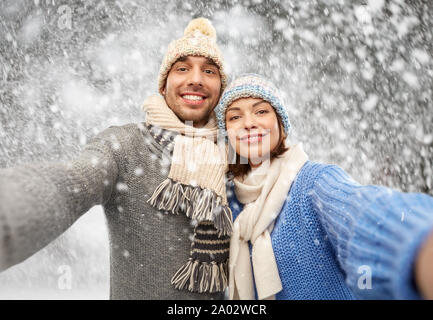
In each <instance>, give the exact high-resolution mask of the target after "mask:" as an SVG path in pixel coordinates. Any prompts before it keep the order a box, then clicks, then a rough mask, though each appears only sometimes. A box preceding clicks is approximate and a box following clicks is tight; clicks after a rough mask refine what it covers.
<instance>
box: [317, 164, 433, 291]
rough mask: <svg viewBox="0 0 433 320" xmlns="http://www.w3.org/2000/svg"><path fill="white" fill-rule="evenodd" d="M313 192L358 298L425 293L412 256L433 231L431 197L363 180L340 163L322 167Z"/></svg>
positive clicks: (338, 256) (340, 260) (347, 278)
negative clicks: (419, 285)
mask: <svg viewBox="0 0 433 320" xmlns="http://www.w3.org/2000/svg"><path fill="white" fill-rule="evenodd" d="M311 196H312V202H313V208H314V210H315V211H316V213H317V214H318V215H319V217H320V219H321V221H322V225H323V226H324V229H325V230H326V233H327V235H328V238H329V240H330V242H331V243H332V245H333V247H334V249H335V252H336V256H337V259H338V261H339V264H340V266H341V267H342V269H343V270H344V272H345V274H346V283H347V285H348V286H349V287H350V289H351V290H352V291H353V293H354V294H355V295H356V296H357V297H358V298H362V299H421V296H420V294H419V292H418V291H417V289H416V285H415V282H414V262H415V259H416V256H417V252H418V250H419V248H420V246H421V245H422V243H423V241H425V240H426V238H427V236H428V234H429V233H430V232H431V231H433V198H432V197H430V196H428V195H426V194H421V193H403V192H399V191H396V190H393V189H390V188H386V187H381V186H373V185H368V186H364V185H360V184H359V183H357V182H356V181H354V180H353V179H352V178H351V177H350V176H349V175H348V174H347V173H345V172H344V171H343V170H342V169H341V168H339V167H337V166H325V167H324V168H323V169H322V171H321V173H320V174H319V175H318V177H317V178H316V180H315V182H314V185H313V188H312V193H311Z"/></svg>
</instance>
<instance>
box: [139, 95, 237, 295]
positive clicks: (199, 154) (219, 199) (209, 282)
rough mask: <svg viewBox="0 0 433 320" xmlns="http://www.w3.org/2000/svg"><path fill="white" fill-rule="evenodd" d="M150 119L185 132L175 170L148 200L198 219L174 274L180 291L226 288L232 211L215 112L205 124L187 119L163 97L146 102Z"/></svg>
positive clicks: (175, 153) (176, 144)
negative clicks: (197, 124)
mask: <svg viewBox="0 0 433 320" xmlns="http://www.w3.org/2000/svg"><path fill="white" fill-rule="evenodd" d="M143 110H144V111H145V112H146V123H147V124H150V125H153V126H158V127H160V128H162V129H164V130H169V131H175V132H177V133H179V134H177V135H176V137H175V138H174V149H173V156H172V162H171V166H170V172H169V174H168V177H167V179H166V180H164V181H162V182H161V184H160V185H159V186H158V187H157V188H156V189H155V191H154V193H153V195H152V196H151V197H150V199H149V201H148V203H150V205H152V206H154V207H156V208H158V209H159V210H164V211H169V212H172V213H173V214H186V216H187V217H189V218H191V219H193V220H196V221H197V222H198V223H197V225H196V227H195V230H194V240H193V241H192V244H191V253H190V257H189V259H188V261H187V262H186V263H185V264H184V265H183V266H181V267H180V268H179V270H178V272H176V274H175V275H174V276H173V278H172V283H173V284H174V285H175V287H176V288H178V289H186V290H190V291H193V292H211V293H213V292H219V291H224V289H225V288H226V286H227V283H228V270H227V269H228V266H227V260H228V255H229V253H228V251H229V246H230V244H229V242H230V238H229V236H230V234H231V232H232V228H233V223H232V213H231V211H230V208H229V206H228V203H227V196H226V185H225V174H226V172H227V170H228V166H227V160H226V154H225V147H224V146H222V147H221V148H220V147H219V146H218V144H217V143H216V142H217V132H218V129H217V124H216V119H215V116H214V115H213V116H212V117H211V118H210V119H209V121H208V123H207V124H206V125H205V127H204V128H194V127H193V126H190V125H188V124H185V123H183V122H182V121H180V120H179V118H178V117H177V116H176V115H175V113H174V112H173V111H172V110H171V109H170V108H169V107H168V105H167V103H166V102H165V99H164V98H163V97H162V96H160V95H154V96H151V97H149V98H148V99H147V100H146V101H145V103H144V105H143Z"/></svg>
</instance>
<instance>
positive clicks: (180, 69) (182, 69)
mask: <svg viewBox="0 0 433 320" xmlns="http://www.w3.org/2000/svg"><path fill="white" fill-rule="evenodd" d="M177 71H186V68H185V67H179V68H177Z"/></svg>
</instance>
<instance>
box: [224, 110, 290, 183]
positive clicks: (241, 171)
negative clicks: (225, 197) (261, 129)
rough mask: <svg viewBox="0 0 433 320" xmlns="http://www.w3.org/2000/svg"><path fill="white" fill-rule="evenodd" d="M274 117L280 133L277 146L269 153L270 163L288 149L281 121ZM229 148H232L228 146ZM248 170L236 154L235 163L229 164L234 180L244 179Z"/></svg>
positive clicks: (246, 165) (249, 168)
mask: <svg viewBox="0 0 433 320" xmlns="http://www.w3.org/2000/svg"><path fill="white" fill-rule="evenodd" d="M276 116H277V119H278V130H279V132H280V139H279V140H278V144H277V146H276V147H275V148H274V150H272V151H271V153H270V157H271V161H272V160H273V159H275V158H277V157H279V156H281V155H282V154H283V153H284V152H286V151H287V150H289V148H288V147H286V143H285V140H286V137H287V134H286V133H285V132H284V127H283V122H282V121H281V117H280V116H279V115H278V114H276ZM230 148H232V147H231V146H230ZM250 170H251V166H250V164H249V163H241V157H240V156H239V155H238V154H236V163H233V164H229V172H230V173H232V174H233V176H234V177H235V178H236V177H244V176H245V175H246V174H248V172H250Z"/></svg>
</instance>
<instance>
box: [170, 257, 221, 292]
mask: <svg viewBox="0 0 433 320" xmlns="http://www.w3.org/2000/svg"><path fill="white" fill-rule="evenodd" d="M227 265H228V263H227V262H221V263H216V262H215V261H212V262H210V263H209V262H200V261H198V260H195V261H193V260H192V258H189V259H188V262H187V263H186V264H185V265H183V266H182V267H181V268H180V269H179V270H178V271H177V272H176V274H175V275H174V276H173V278H172V279H171V283H172V284H173V285H174V286H175V287H176V289H179V290H189V291H191V292H198V293H204V292H209V293H215V292H222V291H224V290H225V289H226V288H227V285H228V278H227V274H228V266H227Z"/></svg>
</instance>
